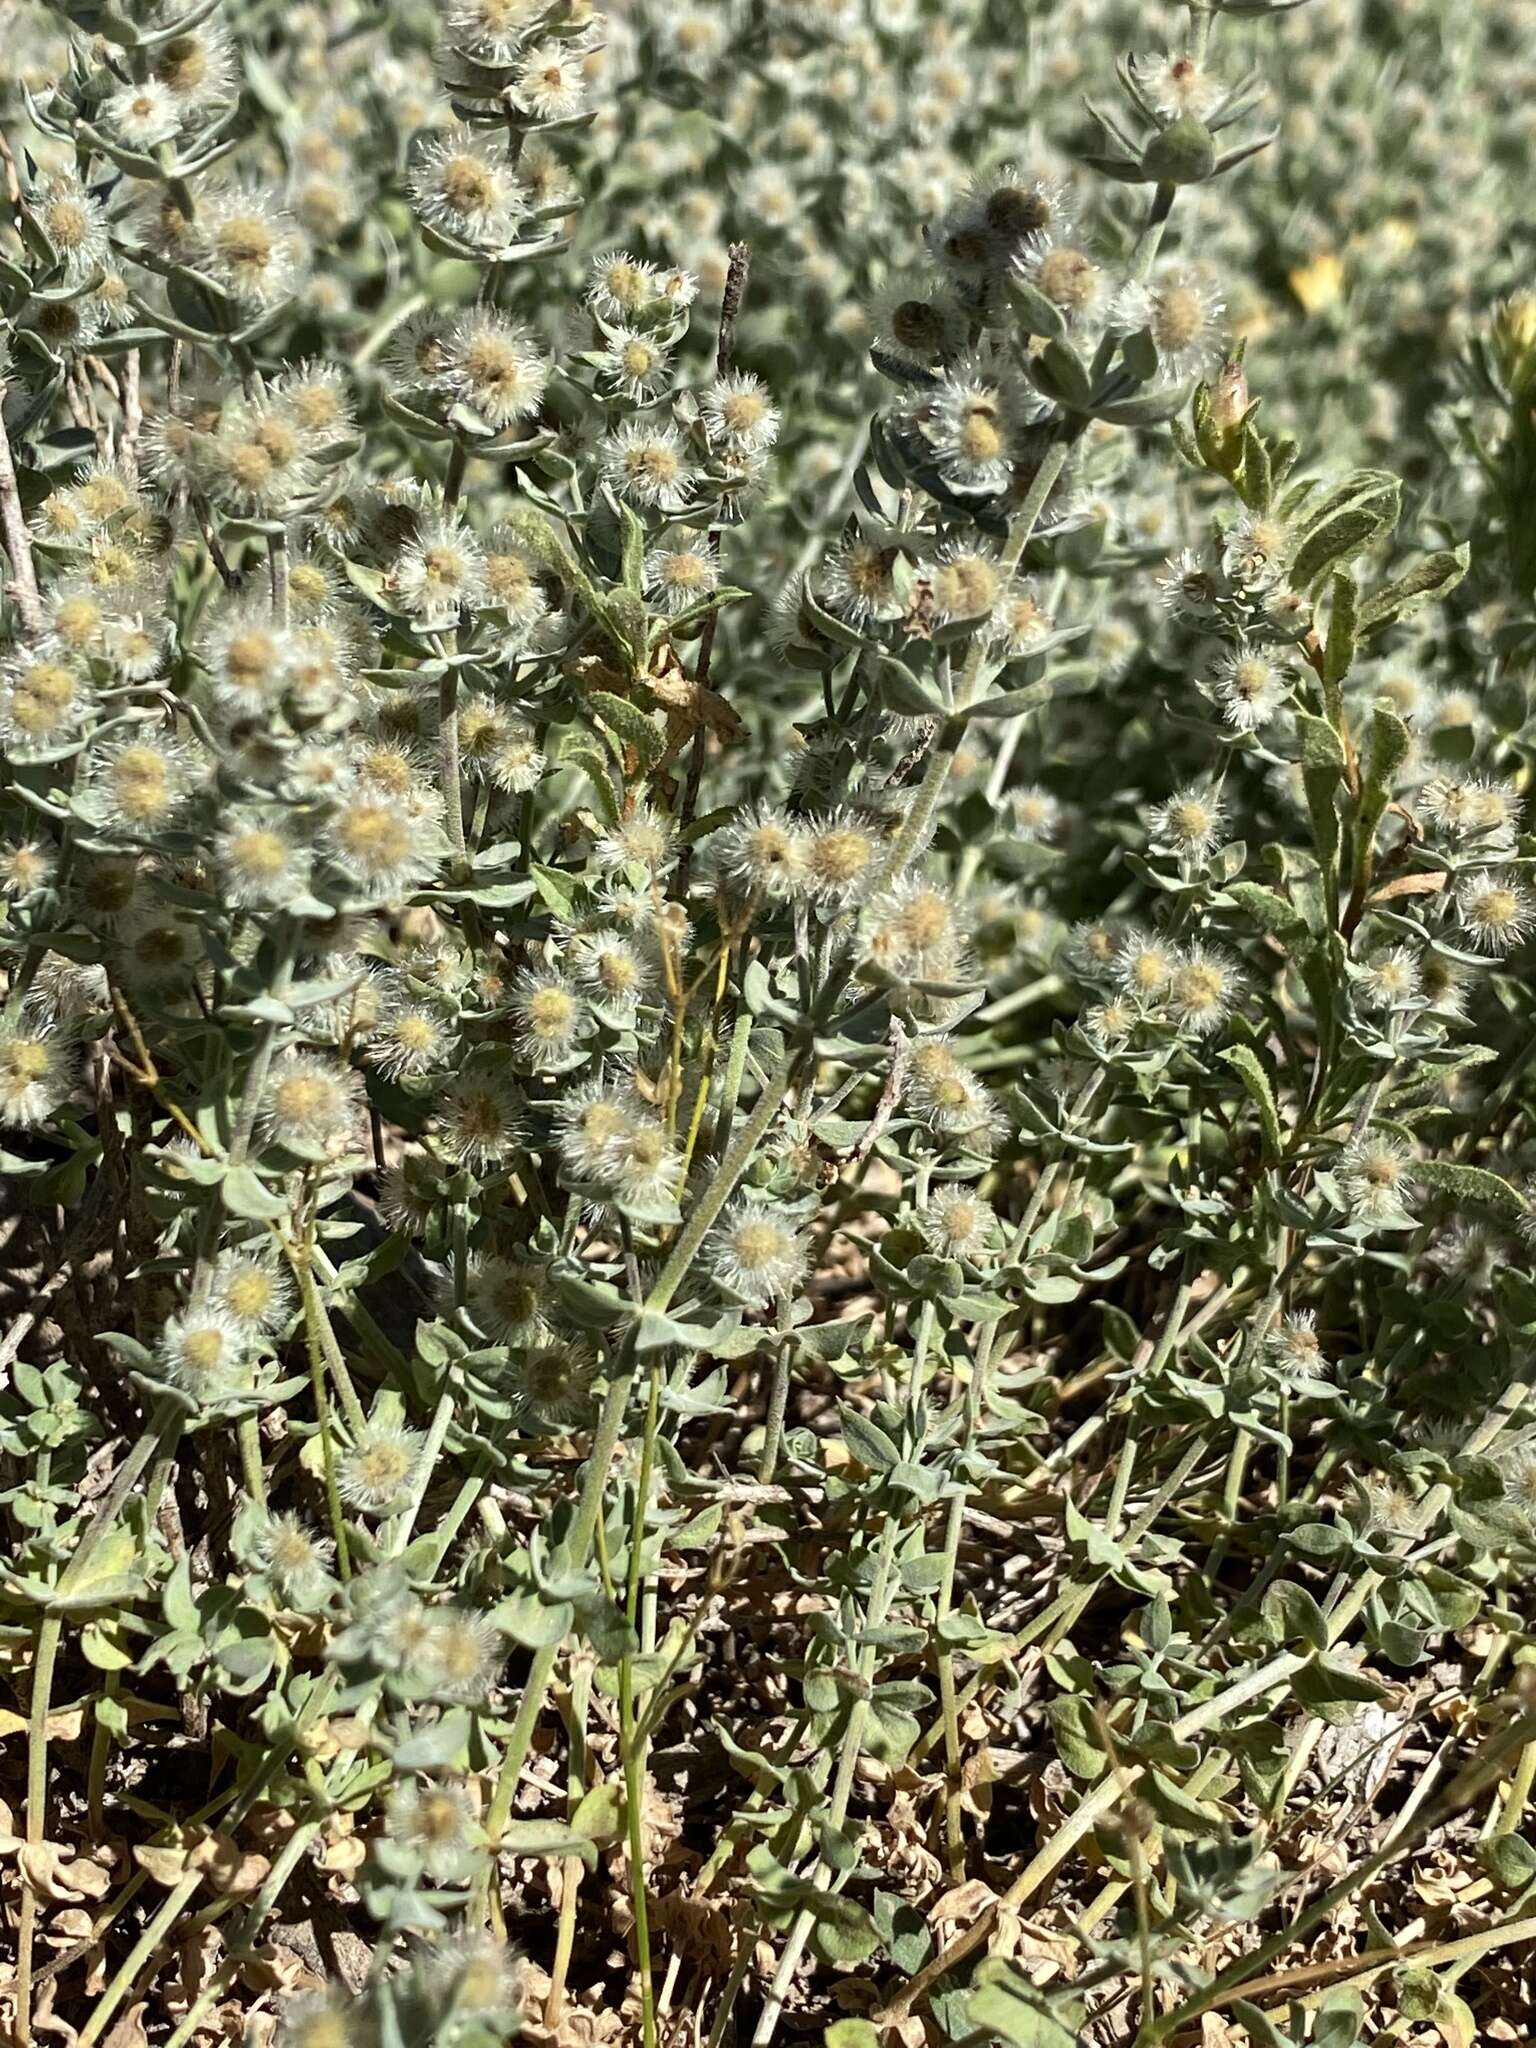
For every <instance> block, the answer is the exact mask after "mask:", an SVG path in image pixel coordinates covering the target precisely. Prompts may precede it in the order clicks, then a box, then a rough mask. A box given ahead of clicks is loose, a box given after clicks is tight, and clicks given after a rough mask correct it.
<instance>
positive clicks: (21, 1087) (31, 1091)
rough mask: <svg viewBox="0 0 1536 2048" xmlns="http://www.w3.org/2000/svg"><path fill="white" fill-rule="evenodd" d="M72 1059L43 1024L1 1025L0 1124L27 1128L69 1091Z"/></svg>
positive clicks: (43, 1116) (34, 1124)
mask: <svg viewBox="0 0 1536 2048" xmlns="http://www.w3.org/2000/svg"><path fill="white" fill-rule="evenodd" d="M71 1078H72V1076H71V1062H70V1058H69V1054H68V1051H67V1049H66V1047H65V1044H64V1042H63V1041H62V1040H61V1039H58V1038H55V1037H53V1036H52V1035H51V1034H50V1033H49V1031H48V1029H47V1027H46V1026H42V1027H37V1026H30V1025H27V1024H5V1025H0V1125H4V1126H5V1127H7V1128H8V1129H10V1130H30V1129H32V1128H33V1127H34V1126H36V1125H37V1124H40V1123H41V1122H42V1121H43V1119H44V1118H45V1117H46V1116H47V1115H48V1114H49V1113H50V1112H51V1111H52V1110H54V1109H56V1108H57V1107H58V1105H59V1103H60V1102H61V1101H62V1100H63V1099H64V1097H65V1096H66V1095H67V1094H68V1093H69V1089H70V1083H71Z"/></svg>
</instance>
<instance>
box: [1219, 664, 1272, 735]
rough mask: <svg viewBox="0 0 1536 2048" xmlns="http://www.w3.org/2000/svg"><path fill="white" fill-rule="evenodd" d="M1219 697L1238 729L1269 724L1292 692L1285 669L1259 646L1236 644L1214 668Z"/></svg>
mask: <svg viewBox="0 0 1536 2048" xmlns="http://www.w3.org/2000/svg"><path fill="white" fill-rule="evenodd" d="M1214 681H1215V689H1216V701H1217V703H1218V704H1219V705H1220V706H1221V711H1222V716H1223V717H1224V718H1225V719H1226V721H1227V723H1228V725H1230V726H1231V728H1232V730H1233V731H1234V732H1257V731H1259V729H1260V728H1261V727H1262V726H1266V725H1268V723H1269V721H1270V720H1271V719H1272V718H1273V717H1274V715H1275V713H1276V712H1277V711H1278V710H1279V709H1280V707H1281V705H1282V704H1284V703H1285V701H1286V698H1287V696H1288V695H1289V693H1290V692H1289V685H1288V683H1287V680H1286V677H1285V675H1284V673H1283V671H1282V670H1280V669H1279V668H1277V667H1276V665H1275V664H1274V662H1273V661H1271V660H1270V658H1269V656H1268V655H1267V654H1265V653H1263V652H1262V651H1261V650H1260V649H1259V648H1256V647H1240V648H1234V649H1233V650H1232V652H1231V653H1229V654H1224V655H1223V656H1222V657H1221V659H1220V660H1219V661H1218V662H1217V663H1216V667H1215V670H1214Z"/></svg>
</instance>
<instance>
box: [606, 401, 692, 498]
mask: <svg viewBox="0 0 1536 2048" xmlns="http://www.w3.org/2000/svg"><path fill="white" fill-rule="evenodd" d="M599 452H600V457H601V463H602V472H603V476H604V478H605V480H606V481H607V483H608V484H609V485H610V486H611V487H612V489H613V490H614V492H615V493H616V494H617V496H619V497H621V498H625V499H627V500H628V501H629V502H630V503H631V504H634V505H640V506H643V507H644V508H645V509H646V510H647V511H652V512H681V511H682V510H683V508H684V506H685V505H686V504H687V503H688V501H689V499H690V498H691V497H692V495H693V491H694V486H695V484H696V482H697V472H696V471H695V470H694V468H693V466H692V464H691V463H690V462H689V460H688V451H687V448H686V446H685V445H684V442H683V437H682V435H681V434H679V433H678V431H677V429H676V428H675V427H669V426H666V425H664V424H662V423H661V422H660V421H656V420H650V419H637V420H625V421H624V422H623V424H622V425H621V426H619V427H617V428H616V429H615V430H614V432H613V433H611V434H607V435H605V436H604V438H603V441H602V445H601V449H600V451H599Z"/></svg>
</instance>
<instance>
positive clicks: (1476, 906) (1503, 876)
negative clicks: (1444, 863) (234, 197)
mask: <svg viewBox="0 0 1536 2048" xmlns="http://www.w3.org/2000/svg"><path fill="white" fill-rule="evenodd" d="M1456 914H1457V916H1458V918H1459V919H1460V920H1461V929H1462V932H1463V934H1464V936H1465V937H1466V939H1467V940H1468V941H1469V943H1470V944H1471V945H1473V946H1474V947H1475V948H1476V949H1477V950H1478V951H1479V952H1480V953H1493V954H1499V953H1508V952H1509V951H1510V950H1511V949H1512V948H1513V947H1515V946H1518V945H1521V944H1523V943H1524V941H1525V939H1526V938H1527V937H1528V936H1529V935H1530V932H1531V928H1532V925H1533V923H1536V897H1533V896H1532V894H1531V891H1530V890H1529V889H1528V888H1527V887H1526V886H1525V884H1524V883H1523V882H1522V881H1521V880H1520V879H1519V878H1518V876H1516V875H1515V874H1514V873H1513V872H1512V871H1505V872H1503V873H1481V874H1475V875H1468V876H1467V877H1466V878H1465V879H1464V880H1463V881H1462V882H1461V883H1460V885H1459V886H1458V888H1457V890H1456Z"/></svg>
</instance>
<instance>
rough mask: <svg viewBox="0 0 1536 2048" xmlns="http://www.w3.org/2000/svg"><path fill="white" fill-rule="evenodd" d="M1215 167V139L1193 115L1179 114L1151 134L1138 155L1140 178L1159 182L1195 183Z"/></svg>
mask: <svg viewBox="0 0 1536 2048" xmlns="http://www.w3.org/2000/svg"><path fill="white" fill-rule="evenodd" d="M1215 168H1216V138H1215V136H1214V135H1212V133H1211V131H1210V129H1209V128H1207V127H1206V125H1205V123H1204V122H1203V121H1197V120H1196V119H1195V117H1194V115H1193V114H1181V115H1180V117H1179V118H1178V120H1177V121H1172V122H1170V123H1169V125H1168V126H1167V127H1166V128H1165V129H1163V131H1162V132H1161V134H1158V135H1154V136H1153V138H1152V140H1151V141H1150V142H1149V143H1148V144H1147V146H1146V149H1145V151H1144V152H1143V154H1142V159H1141V170H1142V175H1143V177H1146V178H1155V179H1156V180H1157V182H1158V183H1159V184H1160V185H1198V184H1200V183H1201V182H1202V181H1203V180H1204V179H1206V178H1208V177H1210V175H1211V173H1212V172H1213V171H1214V170H1215Z"/></svg>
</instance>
